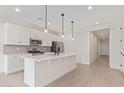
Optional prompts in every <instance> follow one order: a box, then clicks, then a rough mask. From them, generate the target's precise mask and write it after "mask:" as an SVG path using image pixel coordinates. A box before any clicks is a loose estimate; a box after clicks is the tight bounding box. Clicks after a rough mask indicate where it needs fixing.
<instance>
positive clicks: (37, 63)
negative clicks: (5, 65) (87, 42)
mask: <svg viewBox="0 0 124 93" xmlns="http://www.w3.org/2000/svg"><path fill="white" fill-rule="evenodd" d="M23 58H24V82H25V83H26V84H27V85H29V86H31V87H35V86H46V85H48V84H49V83H51V82H52V81H54V80H56V79H58V78H60V77H61V76H63V75H65V74H67V73H68V72H70V71H72V70H73V69H75V68H76V54H71V53H70V54H65V53H60V54H59V55H54V54H47V55H37V56H31V55H27V56H23Z"/></svg>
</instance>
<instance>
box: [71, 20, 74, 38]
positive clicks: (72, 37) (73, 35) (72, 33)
mask: <svg viewBox="0 0 124 93" xmlns="http://www.w3.org/2000/svg"><path fill="white" fill-rule="evenodd" d="M73 23H74V21H71V26H72V40H74V32H73Z"/></svg>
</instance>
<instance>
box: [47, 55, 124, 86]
mask: <svg viewBox="0 0 124 93" xmlns="http://www.w3.org/2000/svg"><path fill="white" fill-rule="evenodd" d="M48 86H49V87H50V86H51V87H85V86H94V87H95V86H96V87H99V86H103V87H105V86H124V75H123V74H122V73H121V72H120V71H119V70H114V69H110V68H109V58H108V57H107V56H101V57H99V58H98V59H97V60H96V61H95V62H93V63H92V64H91V65H89V66H88V65H82V64H80V65H78V68H77V69H75V70H73V71H72V72H70V73H68V74H67V75H65V76H63V77H61V78H59V79H58V80H56V81H54V82H52V83H51V84H49V85H48Z"/></svg>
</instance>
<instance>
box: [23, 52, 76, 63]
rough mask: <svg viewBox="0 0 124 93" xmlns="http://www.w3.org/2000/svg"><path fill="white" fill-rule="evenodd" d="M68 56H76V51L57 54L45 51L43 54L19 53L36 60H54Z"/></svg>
mask: <svg viewBox="0 0 124 93" xmlns="http://www.w3.org/2000/svg"><path fill="white" fill-rule="evenodd" d="M68 56H76V53H60V54H59V55H55V54H54V53H46V54H44V55H21V57H23V58H29V59H34V60H36V62H40V61H45V60H54V59H59V58H64V57H68Z"/></svg>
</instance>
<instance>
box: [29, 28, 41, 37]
mask: <svg viewBox="0 0 124 93" xmlns="http://www.w3.org/2000/svg"><path fill="white" fill-rule="evenodd" d="M40 33H41V32H40V31H37V30H34V29H30V38H32V39H40Z"/></svg>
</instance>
